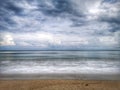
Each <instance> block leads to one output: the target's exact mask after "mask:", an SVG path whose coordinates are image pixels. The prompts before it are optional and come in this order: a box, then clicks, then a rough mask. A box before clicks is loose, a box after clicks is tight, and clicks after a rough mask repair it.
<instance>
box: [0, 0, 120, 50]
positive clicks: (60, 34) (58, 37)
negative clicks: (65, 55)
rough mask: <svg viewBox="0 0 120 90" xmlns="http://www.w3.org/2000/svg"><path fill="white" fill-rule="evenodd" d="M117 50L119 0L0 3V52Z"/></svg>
mask: <svg viewBox="0 0 120 90" xmlns="http://www.w3.org/2000/svg"><path fill="white" fill-rule="evenodd" d="M26 47H27V48H28V47H29V48H32V49H34V48H39V49H46V48H51V49H66V48H68V49H73V48H74V49H78V48H83V47H84V48H91V47H92V48H93V47H94V48H101V47H102V48H106V47H107V48H120V0H0V49H6V48H7V49H10V48H13V49H16V48H26Z"/></svg>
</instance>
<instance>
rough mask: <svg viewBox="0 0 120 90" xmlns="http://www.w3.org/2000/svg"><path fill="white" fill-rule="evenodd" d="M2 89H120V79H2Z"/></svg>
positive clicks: (0, 85)
mask: <svg viewBox="0 0 120 90" xmlns="http://www.w3.org/2000/svg"><path fill="white" fill-rule="evenodd" d="M0 90H120V81H92V80H0Z"/></svg>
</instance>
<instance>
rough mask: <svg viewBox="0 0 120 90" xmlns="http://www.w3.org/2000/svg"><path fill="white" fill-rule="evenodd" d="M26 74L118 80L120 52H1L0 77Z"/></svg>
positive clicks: (20, 77)
mask: <svg viewBox="0 0 120 90" xmlns="http://www.w3.org/2000/svg"><path fill="white" fill-rule="evenodd" d="M30 75H31V76H30ZM28 76H29V78H30V79H32V78H40V79H42V78H44V79H47V78H48V77H49V76H50V77H49V78H50V79H54V77H56V78H55V79H57V78H60V79H62V78H64V79H106V80H120V51H95V50H94V51H0V79H6V78H13V79H14V78H15V77H16V79H17V78H19V79H22V78H23V77H24V79H25V78H27V77H28ZM43 76H44V77H43ZM45 76H46V77H45Z"/></svg>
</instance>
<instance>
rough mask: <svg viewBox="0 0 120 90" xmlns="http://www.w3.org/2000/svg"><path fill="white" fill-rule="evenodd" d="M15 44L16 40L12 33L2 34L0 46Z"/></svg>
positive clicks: (0, 35)
mask: <svg viewBox="0 0 120 90" xmlns="http://www.w3.org/2000/svg"><path fill="white" fill-rule="evenodd" d="M9 45H10V46H13V45H15V42H14V40H13V37H12V36H11V35H10V34H8V33H7V34H0V46H9Z"/></svg>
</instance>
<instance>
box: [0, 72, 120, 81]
mask: <svg viewBox="0 0 120 90" xmlns="http://www.w3.org/2000/svg"><path fill="white" fill-rule="evenodd" d="M34 79H35V80H37V79H38V80H49V79H55V80H61V79H64V80H116V81H119V80H120V74H73V73H68V74H63V73H51V74H48V73H46V74H0V80H34Z"/></svg>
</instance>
